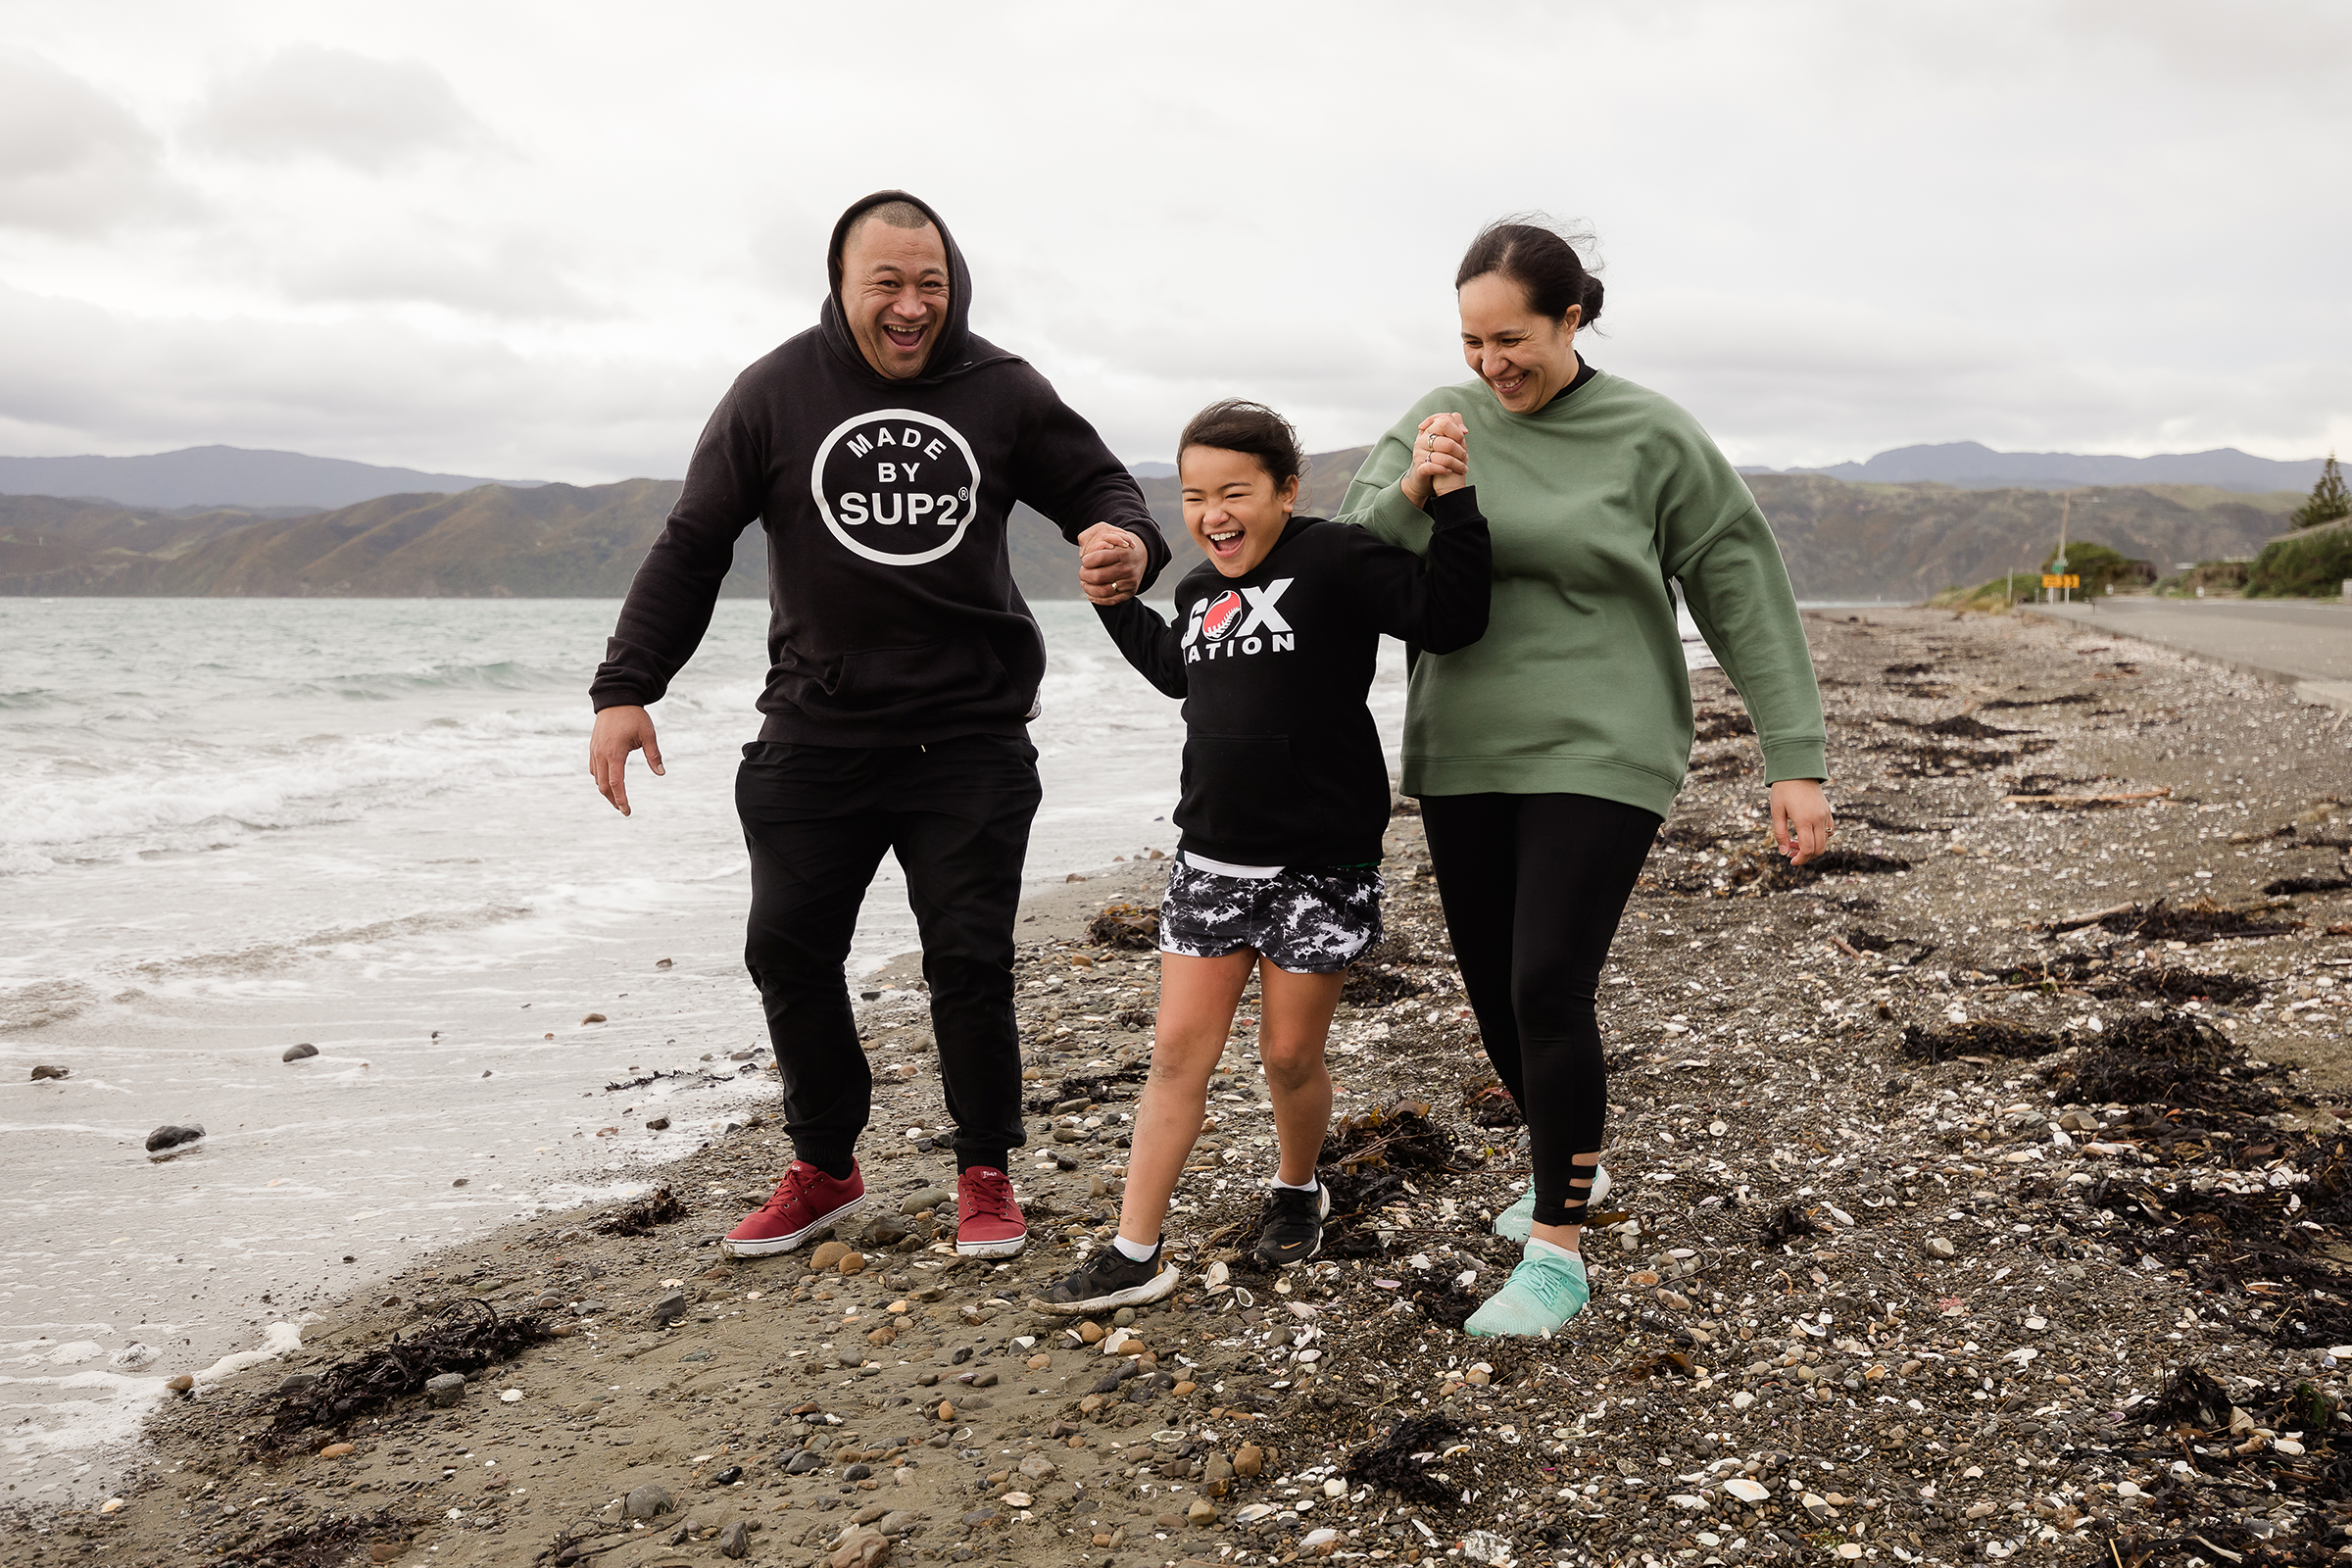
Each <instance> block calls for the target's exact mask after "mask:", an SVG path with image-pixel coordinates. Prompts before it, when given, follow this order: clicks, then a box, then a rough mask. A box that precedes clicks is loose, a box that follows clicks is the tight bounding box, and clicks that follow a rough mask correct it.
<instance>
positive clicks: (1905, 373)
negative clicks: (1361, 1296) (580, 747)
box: [0, 0, 2352, 482]
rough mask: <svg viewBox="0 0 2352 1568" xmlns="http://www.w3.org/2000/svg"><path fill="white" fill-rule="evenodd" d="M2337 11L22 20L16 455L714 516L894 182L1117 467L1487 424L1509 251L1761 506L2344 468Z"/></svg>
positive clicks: (218, 11) (471, 8)
mask: <svg viewBox="0 0 2352 1568" xmlns="http://www.w3.org/2000/svg"><path fill="white" fill-rule="evenodd" d="M2347 149H2352V7H2347V6H2345V5H2342V4H2310V5H2296V4H2276V5H2272V4H2261V3H2259V0H2241V3H2239V4H2235V5H2230V6H2226V7H2224V6H2215V5H2212V4H2210V3H2197V4H2173V3H2168V0H2130V3H2118V4H2074V5H2069V4H2061V3H2040V4H2017V5H2004V4H1999V3H1985V0H1976V3H1971V4H1965V5H1962V4H1951V5H1943V4H1904V5H1900V6H1888V5H1886V4H1883V3H1873V4H1861V5H1838V4H1819V5H1811V4H1806V5H1800V4H1774V3H1759V0H1741V3H1734V4H1724V5H1704V4H1691V5H1677V4H1658V3H1642V4H1634V3H1627V4H1620V5H1610V6H1599V5H1563V4H1549V5H1528V6H1514V5H1481V4H1465V3H1462V0H1448V3H1446V4H1445V5H1428V4H1403V5H1372V4H1352V5H1334V6H1316V5H1302V4H1285V3H1277V4H1267V3H1265V0H1254V3H1251V4H1246V5H1235V6H1225V5H1218V4H1203V3H1200V0H1187V3H1185V4H1183V5H1130V6H1108V5H1102V4H1086V5H1068V6H1062V5H1018V4H1012V5H988V6H973V5H969V4H957V5H940V6H932V5H924V4H903V5H898V6H892V7H875V6H862V5H859V6H853V5H834V6H825V7H803V6H794V5H780V4H773V3H769V4H760V5H724V4H688V5H671V6H645V5H627V6H621V5H611V4H600V3H580V0H567V3H564V4H562V5H557V4H544V5H502V4H495V3H485V0H465V3H462V4H438V3H419V0H405V3H404V4H402V5H399V6H380V5H379V6H367V7H362V6H350V5H343V6H335V5H319V4H317V3H311V4H303V5H294V4H265V3H249V4H241V3H236V0H207V3H206V4H204V5H202V6H190V5H185V4H179V3H171V4H146V5H142V4H109V3H104V0H73V3H71V4H51V3H25V0H0V452H6V453H15V454H55V453H78V452H108V453H132V452H151V451H158V450H164V449H169V448H172V447H179V446H187V445H194V444H200V443H206V442H216V441H219V442H227V443H230V444H233V445H238V446H255V447H281V448H290V449H295V450H300V451H306V452H314V453H319V454H322V455H327V456H333V457H346V458H357V459H362V460H365V461H368V462H375V463H395V464H403V465H408V466H417V467H423V468H429V469H436V470H447V471H456V472H465V473H480V474H492V475H500V476H515V477H543V478H558V479H569V480H574V481H582V482H588V481H600V480H606V479H613V478H618V477H623V476H628V475H635V474H650V475H656V476H674V475H676V474H678V473H680V472H681V471H683V468H684V466H685V460H686V456H687V453H688V451H689V450H690V448H691V446H692V443H693V440H694V436H695V433H696V431H697V430H698V429H699V428H700V426H701V424H702V422H703V419H704V417H706V416H707V415H708V413H709V412H710V409H711V405H712V403H713V402H714V401H715V400H716V398H717V397H718V396H719V394H720V393H721V392H722V391H723V390H724V388H725V386H726V384H727V382H728V380H729V379H730V377H732V375H733V374H734V373H735V371H736V370H738V369H740V368H742V367H743V366H744V365H746V364H748V363H750V362H751V361H752V360H754V359H756V358H758V357H759V356H760V355H761V354H763V353H764V352H766V351H767V350H768V349H770V348H772V347H773V346H774V345H775V344H776V343H778V342H780V341H782V340H783V339H784V338H786V337H789V336H791V335H792V334H793V333H795V332H797V331H800V330H801V329H803V328H804V327H806V326H807V325H809V323H810V322H811V321H812V320H813V319H814V314H815V309H816V305H817V301H818V299H819V297H820V296H821V293H822V290H823V286H824V269H823V255H822V247H823V241H824V236H825V234H826V232H827V230H828V229H829V227H830V226H831V223H832V221H833V219H834V217H835V215H836V214H837V213H838V212H839V211H840V209H841V208H842V207H843V206H844V205H846V204H847V203H848V202H849V201H851V200H852V199H854V198H856V197H857V196H858V195H860V194H862V193H863V192H865V191H868V190H872V189H875V188H877V187H881V186H889V185H901V186H905V187H907V188H908V189H910V190H913V191H915V192H916V193H918V194H920V195H921V196H923V197H924V198H926V199H927V200H929V201H930V202H931V203H933V204H934V205H935V206H936V207H938V208H939V209H940V211H941V212H942V213H944V214H945V215H946V217H947V219H948V221H949V222H950V223H952V224H953V225H954V226H955V227H956V232H957V235H958V237H959V239H960V240H961V241H962V243H963V245H964V247H965V249H966V251H967V252H968V253H969V255H970V257H971V263H972V270H973V273H974V299H973V317H974V323H975V325H976V326H977V328H978V329H979V330H980V331H981V332H983V333H984V334H986V335H987V336H989V337H991V338H993V339H995V340H996V341H998V342H999V343H1001V344H1003V345H1004V346H1005V347H1007V348H1010V349H1012V350H1014V351H1015V352H1018V353H1020V354H1023V355H1025V356H1027V357H1028V358H1029V359H1030V360H1032V361H1033V362H1034V363H1035V364H1036V365H1038V366H1039V367H1040V368H1042V369H1043V370H1044V371H1045V372H1046V374H1048V375H1049V376H1051V377H1052V378H1053V380H1054V383H1055V384H1056V385H1057V386H1058V387H1059V388H1060V389H1061V392H1062V394H1063V396H1064V397H1065V398H1067V399H1068V401H1069V402H1070V403H1071V404H1072V405H1073V406H1075V407H1076V408H1077V409H1078V410H1079V411H1080V412H1081V413H1083V414H1085V415H1086V416H1088V417H1090V418H1092V419H1093V420H1094V421H1095V423H1096V424H1097V425H1098V426H1099V427H1100V428H1101V429H1102V431H1103V435H1104V436H1105V438H1106V439H1107V440H1108V441H1109V442H1110V444H1111V446H1112V448H1113V449H1114V450H1115V451H1117V452H1118V453H1119V454H1120V455H1121V456H1123V457H1125V458H1127V459H1129V460H1130V461H1133V460H1140V459H1151V458H1166V457H1168V456H1170V455H1171V451H1170V449H1171V447H1172V446H1173V444H1174V436H1175V432H1176V431H1177V429H1178V428H1179V427H1180V426H1181V424H1182V422H1183V420H1184V418H1185V417H1186V416H1187V415H1189V414H1190V413H1191V412H1192V411H1193V410H1195V409H1196V408H1198V407H1199V406H1200V405H1201V404H1202V403H1204V402H1206V401H1208V400H1209V399H1211V398H1214V397H1219V396H1227V395H1237V394H1238V395H1245V396H1250V397H1257V398H1262V399H1264V400H1265V401H1267V402H1270V403H1272V404H1274V405H1275V406H1277V407H1278V408H1281V409H1282V410H1284V411H1285V412H1286V413H1288V414H1290V415H1291V416H1292V417H1293V418H1294V419H1295V420H1297V422H1298V423H1299V426H1300V429H1301V431H1302V433H1303V434H1304V435H1305V436H1306V438H1307V441H1308V444H1309V446H1310V448H1311V449H1315V450H1322V449H1328V448H1333V447H1339V446H1344V445H1350V444H1353V443H1356V442H1360V441H1364V440H1368V439H1370V438H1371V437H1372V436H1373V435H1375V434H1377V433H1378V432H1379V431H1380V430H1381V429H1382V428H1383V427H1385V426H1386V425H1387V424H1388V423H1389V422H1390V421H1392V420H1393V419H1394V418H1395V417H1397V414H1398V413H1399V412H1400V411H1401V410H1402V409H1403V408H1404V407H1405V406H1406V405H1407V404H1409V403H1410V402H1412V401H1413V399H1415V398H1416V397H1417V396H1419V395H1420V394H1421V393H1422V392H1423V391H1425V390H1427V389H1428V388H1429V387H1431V386H1433V385H1436V384H1438V383H1440V382H1448V381H1453V380H1457V379H1459V378H1460V377H1461V375H1462V374H1463V373H1464V372H1463V371H1462V368H1461V364H1460V360H1459V358H1458V354H1457V352H1456V349H1455V345H1454V330H1455V323H1454V319H1453V313H1452V293H1451V288H1450V283H1451V277H1452V269H1453V265H1454V263H1455V261H1456V260H1457V259H1458V258H1459V256H1460V253H1461V250H1462V248H1463V246H1464V244H1465V243H1466V242H1467V241H1468V239H1469V238H1470V236H1471V234H1472V233H1473V232H1474V231H1475V229H1476V228H1477V227H1478V225H1479V224H1480V223H1481V222H1483V221H1486V220H1488V219H1491V218H1494V217H1495V216H1497V215H1499V214H1502V213H1505V212H1509V211H1514V210H1520V209H1531V208H1535V209H1544V210H1546V211H1548V212H1550V213H1552V214H1555V215H1557V216H1559V217H1560V218H1563V219H1571V220H1581V221H1584V222H1586V223H1589V224H1590V225H1591V226H1592V228H1593V230H1595V231H1596V232H1597V233H1598V235H1599V239H1600V252H1601V255H1602V257H1603V258H1604V259H1605V263H1606V266H1605V270H1604V271H1603V273H1602V275H1603V276H1604V278H1605V279H1606V281H1607V284H1608V305H1607V310H1606V315H1605V319H1604V322H1603V325H1604V327H1605V335H1603V336H1600V337H1598V338H1597V339H1591V340H1585V344H1584V346H1585V347H1586V348H1587V350H1588V352H1589V355H1590V357H1591V358H1592V359H1593V360H1594V361H1595V362H1596V363H1598V364H1599V365H1601V366H1603V367H1604V368H1608V369H1611V370H1614V371H1618V372H1620V373H1623V374H1626V375H1630V376H1632V377H1634V378H1635V379H1637V380H1639V381H1642V382H1644V383H1646V384H1648V385H1650V386H1653V387H1656V388H1658V389H1659V390H1661V391H1663V392H1665V393H1667V394H1669V395H1670V396H1672V397H1674V398H1676V399H1678V400H1679V401H1681V402H1682V403H1684V404H1685V405H1687V406H1688V407H1690V408H1691V410H1692V411H1693V412H1694V413H1695V414H1696V415H1697V416H1698V417H1699V418H1700V419H1701V420H1702V421H1703V422H1704V423H1705V424H1706V425H1707V427H1708V428H1709V429H1711V430H1712V431H1713V432H1714V433H1715V436H1716V438H1717V439H1718V440H1719V441H1720V442H1721V443H1722V444H1723V446H1724V447H1725V449H1726V450H1727V451H1728V452H1730V453H1731V454H1732V456H1733V457H1734V458H1735V459H1736V460H1737V461H1739V462H1741V463H1749V464H1770V465H1774V466H1789V465H1794V464H1819V463H1830V462H1836V461H1838V460H1841V459H1846V458H1861V457H1867V456H1869V455H1870V454H1871V453H1873V452H1877V451H1880V450H1882V449H1884V448H1887V447H1890V446H1898V445H1903V444H1906V443H1910V442H1917V441H1949V440H1959V439H1976V440H1981V441H1985V442H1987V443H1989V444H1991V445H1993V446H1997V447H2001V448H2004V449H2033V450H2042V449H2054V450H2069V451H2098V452H2123V453H2133V454H2144V453H2153V452H2177V451H2193V450H2198V449H2202V448H2207V447H2215V446H2225V445H2234V446H2239V447H2243V448H2245V449H2246V450H2248V451H2251V452H2255V453H2259V454H2262V455H2264V456H2267V457H2277V458H2302V457H2311V456H2316V455H2318V454H2319V453H2321V452H2322V451H2324V450H2325V449H2327V447H2328V446H2329V445H2330V444H2331V443H2332V444H2336V445H2340V446H2342V447H2344V448H2345V449H2346V450H2347V451H2352V291H2348V290H2347V289H2346V286H2345V280H2346V278H2347V277H2352V220H2348V219H2347V217H2346V210H2347V203H2348V200H2352V198H2348V195H2347V191H2346V184H2345V178H2344V175H2345V169H2346V165H2345V159H2346V155H2347Z"/></svg>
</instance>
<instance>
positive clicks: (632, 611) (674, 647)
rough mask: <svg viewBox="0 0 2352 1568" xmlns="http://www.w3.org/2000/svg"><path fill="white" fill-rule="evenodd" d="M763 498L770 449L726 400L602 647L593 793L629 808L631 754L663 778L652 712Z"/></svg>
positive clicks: (698, 631)
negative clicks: (766, 449)
mask: <svg viewBox="0 0 2352 1568" xmlns="http://www.w3.org/2000/svg"><path fill="white" fill-rule="evenodd" d="M765 497H766V462H765V458H764V450H763V446H762V443H760V441H759V440H758V439H757V437H756V436H755V434H754V432H753V430H752V429H751V427H750V426H749V424H748V423H747V422H746V421H745V420H744V419H743V418H742V417H741V416H740V414H739V413H738V411H737V407H736V394H735V392H734V391H732V390H730V391H729V392H728V394H727V396H726V397H725V398H724V399H723V400H721V402H720V403H719V405H718V410H717V412H716V413H714V414H712V415H711V422H710V423H709V424H708V425H706V426H704V428H703V436H702V439H701V440H700V441H698V442H697V443H695V449H694V460H693V462H692V463H690V464H688V465H687V468H686V483H685V486H684V488H683V489H681V490H680V491H679V492H678V502H677V505H676V506H674V507H672V508H671V509H670V513H669V519H668V521H667V522H665V523H664V524H663V525H662V533H661V537H659V538H657V539H656V540H655V541H654V543H653V548H652V549H650V550H648V551H647V552H646V553H645V560H644V561H643V562H642V563H641V564H639V565H638V567H637V575H636V576H635V578H633V579H632V580H631V581H630V583H629V595H628V598H627V599H625V600H623V601H622V602H621V607H620V618H619V620H618V622H617V623H616V624H615V625H614V627H613V636H612V637H611V639H610V640H609V641H607V642H606V644H605V662H603V663H602V664H600V665H598V666H597V670H596V679H595V680H594V681H592V682H590V684H589V687H588V695H589V697H590V699H591V700H592V701H593V702H594V703H595V704H596V728H595V729H594V731H593V732H591V734H590V736H589V739H588V772H589V775H590V776H591V777H593V778H594V779H595V780H596V788H597V792H598V793H599V794H601V795H603V796H604V798H605V799H606V800H608V801H610V802H612V803H613V809H615V810H617V811H619V812H620V814H621V815H623V816H626V815H628V814H629V790H628V782H627V777H626V774H627V770H628V761H629V754H630V753H631V752H635V751H642V752H644V753H645V760H646V765H648V766H649V767H651V768H652V769H653V770H654V772H655V773H656V774H657V775H659V774H660V773H661V772H662V749H661V746H660V745H659V743H658V742H657V741H656V740H655V737H654V719H653V715H652V714H651V713H649V712H647V711H646V709H647V708H648V707H650V706H651V705H652V704H654V703H657V702H659V701H661V699H662V694H663V693H664V692H666V691H668V690H669V682H670V678H671V677H672V676H674V675H676V674H677V672H678V670H679V669H680V668H682V667H683V666H684V665H685V662H686V661H687V660H689V659H691V658H693V657H694V651H695V649H696V648H697V647H699V646H700V645H701V643H702V640H703V634H704V633H705V632H706V631H708V630H710V628H711V610H712V608H713V607H714V606H715V605H716V604H717V603H718V589H719V584H720V583H721V582H723V581H724V580H725V578H726V575H727V570H728V568H729V567H730V566H732V565H733V564H735V540H736V537H737V536H738V535H739V534H741V533H742V532H743V530H744V529H745V528H746V527H748V526H750V525H751V524H752V523H753V522H755V521H757V520H758V519H759V516H760V508H761V507H762V506H763V505H764V504H765Z"/></svg>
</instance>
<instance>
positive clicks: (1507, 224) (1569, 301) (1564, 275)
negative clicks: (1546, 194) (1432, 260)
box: [1453, 213, 1601, 327]
mask: <svg viewBox="0 0 2352 1568" xmlns="http://www.w3.org/2000/svg"><path fill="white" fill-rule="evenodd" d="M1578 239H1581V240H1583V241H1584V242H1585V243H1586V245H1587V246H1588V247H1590V246H1591V245H1592V243H1593V236H1592V235H1591V234H1584V233H1580V234H1577V235H1574V236H1570V235H1566V234H1562V233H1560V232H1559V231H1558V230H1557V229H1555V228H1553V227H1551V226H1550V221H1549V220H1547V219H1545V218H1544V215H1543V214H1541V213H1521V214H1518V215H1516V216H1514V217H1510V218H1498V219H1496V220H1495V221H1494V222H1492V223H1489V224H1488V225H1487V226H1486V227H1485V228H1482V229H1480V230H1479V231H1478V238H1476V239H1474V240H1472V241H1471V242H1470V249H1469V250H1468V251H1466V252H1464V253H1463V256H1462V265H1461V266H1460V267H1459V268H1458V269H1456V270H1455V271H1454V274H1453V286H1454V287H1455V288H1456V289H1457V290H1458V289H1460V288H1461V287H1462V286H1463V285H1464V284H1466V283H1468V282H1469V281H1470V280H1471V279H1473V278H1479V277H1484V276H1486V275H1487V274H1488V273H1489V272H1499V273H1501V274H1502V275H1503V276H1504V277H1507V278H1509V279H1510V280H1511V281H1512V282H1514V283H1516V284H1518V285H1519V288H1520V290H1521V292H1523V293H1524V294H1526V295H1527V304H1528V309H1530V310H1532V311H1534V312H1535V313H1536V314H1537V315H1538V316H1547V317H1549V318H1551V319H1553V320H1555V321H1556V320H1559V319H1561V318H1562V317H1564V316H1566V315H1567V314H1568V311H1569V308H1570V307H1571V306H1582V307H1583V308H1584V313H1585V314H1584V316H1583V318H1582V319H1580V320H1579V321H1578V323H1577V324H1578V325H1579V326H1580V327H1586V326H1591V325H1592V324H1593V322H1595V321H1597V320H1599V319H1600V292H1601V291H1600V279H1599V278H1597V277H1594V276H1593V274H1592V273H1591V272H1590V271H1587V270H1585V264H1584V259H1583V258H1582V257H1580V256H1578V255H1577V253H1576V245H1575V243H1574V241H1575V240H1578Z"/></svg>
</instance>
